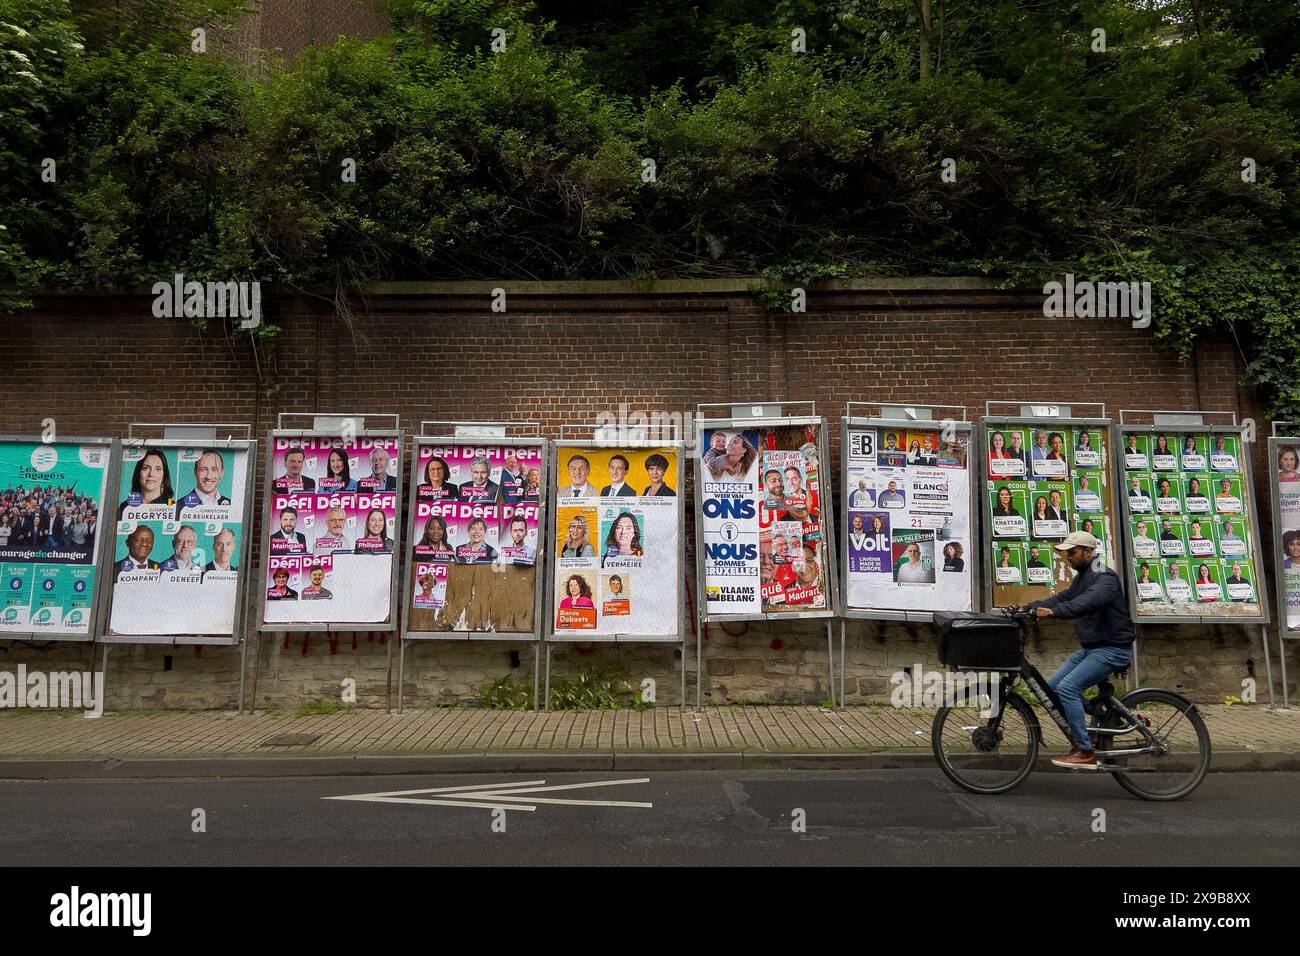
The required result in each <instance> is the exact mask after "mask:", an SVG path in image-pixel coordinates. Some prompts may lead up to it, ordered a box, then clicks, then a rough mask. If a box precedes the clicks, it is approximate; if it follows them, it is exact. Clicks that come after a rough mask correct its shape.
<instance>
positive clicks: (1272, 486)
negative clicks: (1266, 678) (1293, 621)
mask: <svg viewBox="0 0 1300 956" xmlns="http://www.w3.org/2000/svg"><path fill="white" fill-rule="evenodd" d="M1292 436H1295V437H1292ZM1283 445H1290V446H1294V447H1297V448H1300V424H1298V423H1296V422H1274V423H1273V434H1272V435H1270V436H1269V439H1268V487H1269V496H1270V498H1271V499H1272V501H1271V503H1272V511H1273V561H1274V565H1275V566H1274V568H1273V577H1274V579H1275V580H1274V587H1275V589H1276V592H1277V646H1278V657H1279V660H1280V661H1281V670H1282V706H1283V708H1286V709H1290V707H1291V691H1290V689H1289V688H1288V687H1287V683H1286V681H1287V673H1286V650H1287V649H1286V642H1287V641H1288V640H1295V639H1297V638H1300V627H1291V626H1290V624H1289V623H1288V622H1287V610H1286V608H1287V604H1286V575H1285V571H1284V569H1283V567H1282V560H1283V559H1282V500H1281V497H1282V496H1281V490H1282V489H1281V483H1280V482H1279V481H1278V480H1277V469H1276V467H1275V465H1274V462H1276V461H1277V449H1279V448H1281V447H1282V446H1283Z"/></svg>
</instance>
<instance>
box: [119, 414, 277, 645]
mask: <svg viewBox="0 0 1300 956" xmlns="http://www.w3.org/2000/svg"><path fill="white" fill-rule="evenodd" d="M160 427H166V428H174V427H177V426H174V425H170V424H168V425H165V426H164V425H161V424H155V423H140V422H137V423H134V424H132V425H131V426H130V427H129V428H128V429H127V437H126V438H123V439H121V440H120V441H119V443H118V446H119V449H120V454H119V457H118V462H117V465H118V467H117V470H116V472H115V473H114V475H113V479H114V480H113V495H112V498H113V500H114V501H117V500H118V499H119V497H120V496H121V493H122V489H121V480H122V458H123V457H125V454H126V450H127V449H128V448H131V447H134V446H136V445H147V446H148V447H150V448H164V449H168V448H170V449H175V448H195V447H197V446H199V445H206V446H207V447H211V448H216V449H221V450H230V451H241V450H242V451H244V452H246V453H247V456H248V459H247V462H246V467H245V472H244V496H245V500H244V508H243V512H242V513H241V515H240V520H241V521H242V522H243V525H242V526H243V528H244V529H245V532H244V534H243V541H241V542H240V546H239V553H238V559H239V567H241V568H247V567H248V558H249V554H250V552H251V548H252V539H253V535H252V530H253V502H254V501H255V500H256V498H257V485H256V484H255V483H254V479H255V477H256V474H257V445H258V442H257V439H255V438H253V437H252V426H251V425H246V424H240V425H187V426H185V427H192V428H227V429H234V428H239V429H242V430H243V431H244V437H243V438H234V437H233V436H231V435H227V436H226V437H225V438H212V439H194V438H168V437H163V438H143V437H141V436H139V435H137V434H135V431H136V429H142V428H160ZM114 524H116V522H114ZM111 565H112V562H109V566H110V567H111ZM248 581H249V575H248V574H240V575H239V579H238V582H237V583H236V585H235V620H234V626H233V628H232V631H231V633H230V635H228V636H227V635H224V634H223V635H218V636H215V637H210V638H207V637H201V636H196V635H191V634H110V633H109V632H108V627H109V621H110V620H111V616H112V607H113V593H112V592H113V589H112V586H111V584H110V586H109V587H108V588H107V589H106V593H105V594H104V595H103V600H104V605H103V613H102V614H101V615H100V628H99V640H100V642H101V643H104V644H164V645H170V646H173V647H184V646H190V645H193V646H196V647H235V646H237V645H243V644H246V643H247V640H246V639H247V627H248V622H247V601H248ZM244 653H245V654H246V653H247V650H245V651H244Z"/></svg>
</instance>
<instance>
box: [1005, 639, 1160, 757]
mask: <svg viewBox="0 0 1300 956" xmlns="http://www.w3.org/2000/svg"><path fill="white" fill-rule="evenodd" d="M1031 620H1032V619H1031ZM1036 625H1037V622H1036V621H1034V622H1033V625H1031V626H1034V627H1036ZM1021 630H1022V632H1024V633H1022V635H1021V640H1020V670H1019V671H1018V672H1014V673H1007V674H1004V675H1003V677H1002V680H1001V681H999V682H998V693H999V696H1000V698H1002V699H1005V697H1006V695H1007V694H1011V693H1014V690H1013V688H1014V687H1015V683H1016V681H1017V680H1023V681H1024V682H1025V686H1026V687H1028V688H1029V692H1030V693H1031V694H1033V695H1034V699H1035V700H1037V701H1038V703H1039V704H1041V705H1042V707H1043V710H1045V711H1047V714H1048V716H1050V717H1051V718H1052V721H1053V723H1055V724H1056V726H1057V727H1058V728H1059V729H1060V731H1061V733H1062V734H1064V735H1065V739H1066V740H1070V741H1073V737H1072V736H1071V733H1070V724H1069V721H1067V720H1066V719H1065V714H1064V711H1063V708H1062V707H1061V698H1060V697H1059V696H1058V695H1057V693H1056V690H1055V689H1054V688H1053V687H1052V685H1051V684H1049V683H1048V682H1047V679H1046V678H1045V677H1043V675H1042V672H1041V671H1039V669H1038V668H1037V667H1035V666H1034V665H1033V663H1032V662H1030V661H1029V659H1028V658H1027V657H1025V644H1026V642H1027V640H1028V628H1026V627H1025V625H1024V624H1023V622H1022V624H1021ZM1097 686H1098V688H1099V689H1100V692H1099V694H1098V696H1097V701H1096V704H1097V706H1098V707H1099V708H1100V712H1098V713H1095V714H1094V715H1093V726H1092V727H1090V728H1088V732H1089V734H1091V735H1092V736H1093V739H1094V742H1095V740H1096V738H1097V737H1099V736H1103V735H1105V736H1120V735H1122V734H1127V733H1130V732H1131V731H1134V730H1136V731H1138V732H1139V733H1140V734H1142V736H1143V737H1144V738H1145V740H1146V746H1144V747H1138V748H1135V749H1130V750H1107V751H1106V752H1105V757H1106V759H1108V760H1109V759H1110V758H1112V757H1131V756H1136V755H1138V754H1148V753H1151V752H1152V751H1153V750H1158V749H1159V747H1160V744H1159V741H1158V740H1157V738H1156V736H1155V734H1153V733H1152V732H1151V730H1150V728H1148V727H1147V726H1146V724H1145V723H1144V722H1143V721H1142V720H1140V719H1139V718H1138V716H1137V714H1135V713H1134V712H1133V711H1131V710H1129V709H1128V708H1127V707H1125V706H1124V705H1123V704H1122V703H1121V702H1120V700H1119V699H1118V698H1117V697H1115V695H1114V690H1115V688H1114V685H1112V684H1111V683H1110V681H1108V680H1103V681H1101V682H1100V683H1099V684H1098V685H1097ZM1002 699H999V700H998V701H997V702H996V705H995V706H996V707H997V713H996V716H994V717H993V718H992V719H991V720H990V721H989V724H990V726H991V727H992V728H993V729H995V730H996V728H997V727H998V725H999V724H1000V723H1001V721H1002V714H1003V713H1005V710H1004V708H1003V706H1002ZM1109 708H1114V710H1115V711H1117V712H1118V713H1119V714H1121V715H1122V716H1123V717H1124V718H1125V719H1126V721H1127V722H1128V726H1125V727H1115V728H1111V727H1099V726H1097V724H1098V722H1099V718H1100V717H1101V716H1102V715H1103V714H1104V713H1105V711H1106V710H1107V709H1109ZM1037 729H1038V732H1039V735H1040V737H1041V734H1042V729H1041V728H1037Z"/></svg>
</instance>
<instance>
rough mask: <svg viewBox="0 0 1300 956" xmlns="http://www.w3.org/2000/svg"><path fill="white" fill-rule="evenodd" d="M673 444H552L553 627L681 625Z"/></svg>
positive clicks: (639, 632)
mask: <svg viewBox="0 0 1300 956" xmlns="http://www.w3.org/2000/svg"><path fill="white" fill-rule="evenodd" d="M678 455H679V452H678V449H676V448H672V447H663V448H592V447H585V446H584V447H577V446H563V445H561V446H559V447H558V448H557V449H556V456H555V466H556V472H557V474H556V477H555V481H556V485H555V487H556V507H555V519H554V520H555V521H556V526H555V540H556V548H555V552H556V553H555V557H554V561H555V574H554V584H555V595H554V608H555V617H554V620H553V622H552V623H553V625H554V633H555V634H556V635H557V636H562V637H568V638H572V639H574V640H592V639H600V638H602V637H603V638H612V637H615V636H617V637H629V638H636V637H668V636H673V637H674V638H675V637H676V636H677V634H678V632H679V621H680V608H681V563H680V558H681V540H682V539H681V535H682V530H681V527H680V516H679V513H678V504H677V496H678V493H679V491H680V489H679V488H677V487H676V485H677V473H678V470H679V466H678V461H679V458H678Z"/></svg>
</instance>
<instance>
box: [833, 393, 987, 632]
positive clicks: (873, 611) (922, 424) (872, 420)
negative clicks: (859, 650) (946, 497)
mask: <svg viewBox="0 0 1300 956" xmlns="http://www.w3.org/2000/svg"><path fill="white" fill-rule="evenodd" d="M864 404H866V403H862V402H849V403H848V408H847V412H848V413H847V414H846V415H845V416H844V417H843V418H841V419H840V488H841V494H840V502H839V504H840V507H839V512H840V527H841V528H848V526H849V500H848V495H847V494H845V493H844V492H846V491H847V489H848V479H849V456H848V454H847V453H846V452H845V449H846V448H847V447H848V444H847V443H848V435H849V429H850V428H854V429H856V428H875V429H890V428H895V429H903V430H907V429H915V430H917V431H942V427H941V425H940V421H941V420H940V419H933V418H912V419H903V418H888V417H882V418H876V417H864V416H855V415H854V414H853V406H855V405H864ZM871 407H874V408H882V406H880V405H874V404H873V405H872V406H871ZM907 407H908V409H925V410H926V411H931V410H933V409H940V408H944V409H959V410H960V411H961V416H962V417H961V421H955V420H954V421H953V422H952V426H953V427H954V428H955V430H956V431H957V432H958V433H959V434H964V435H966V436H967V439H968V445H969V447H970V448H971V449H972V450H973V449H974V438H975V433H976V431H977V429H976V427H975V424H974V423H973V422H970V421H967V420H966V406H964V405H908V406H907ZM976 466H977V463H976V462H975V461H974V460H973V455H972V453H971V452H967V462H966V472H967V479H968V485H969V487H968V489H967V495H968V497H967V505H968V508H969V511H970V514H969V515H968V516H967V520H968V521H969V523H970V529H971V534H972V536H974V535H975V534H976V533H977V532H978V530H979V519H978V512H976V510H975V505H976V504H977V502H978V500H979V499H978V498H977V497H976V482H975V469H976ZM973 544H974V542H973V541H972V545H973ZM971 550H972V551H974V550H975V548H974V547H972V548H971ZM839 552H840V574H841V575H842V576H843V580H841V582H840V591H841V593H842V594H843V595H844V606H843V607H842V608H841V609H840V617H842V618H844V619H846V620H849V619H853V620H865V621H905V622H908V623H913V624H933V623H934V612H933V611H895V610H889V609H886V608H852V607H849V598H848V593H849V589H848V567H849V539H848V533H847V532H846V533H845V535H844V540H843V541H842V542H841V543H840V548H839ZM981 558H982V553H981V555H971V561H972V567H971V586H970V602H971V610H972V611H975V610H978V609H979V604H980V596H979V588H978V582H979V580H980V578H979V568H980V564H981Z"/></svg>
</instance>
